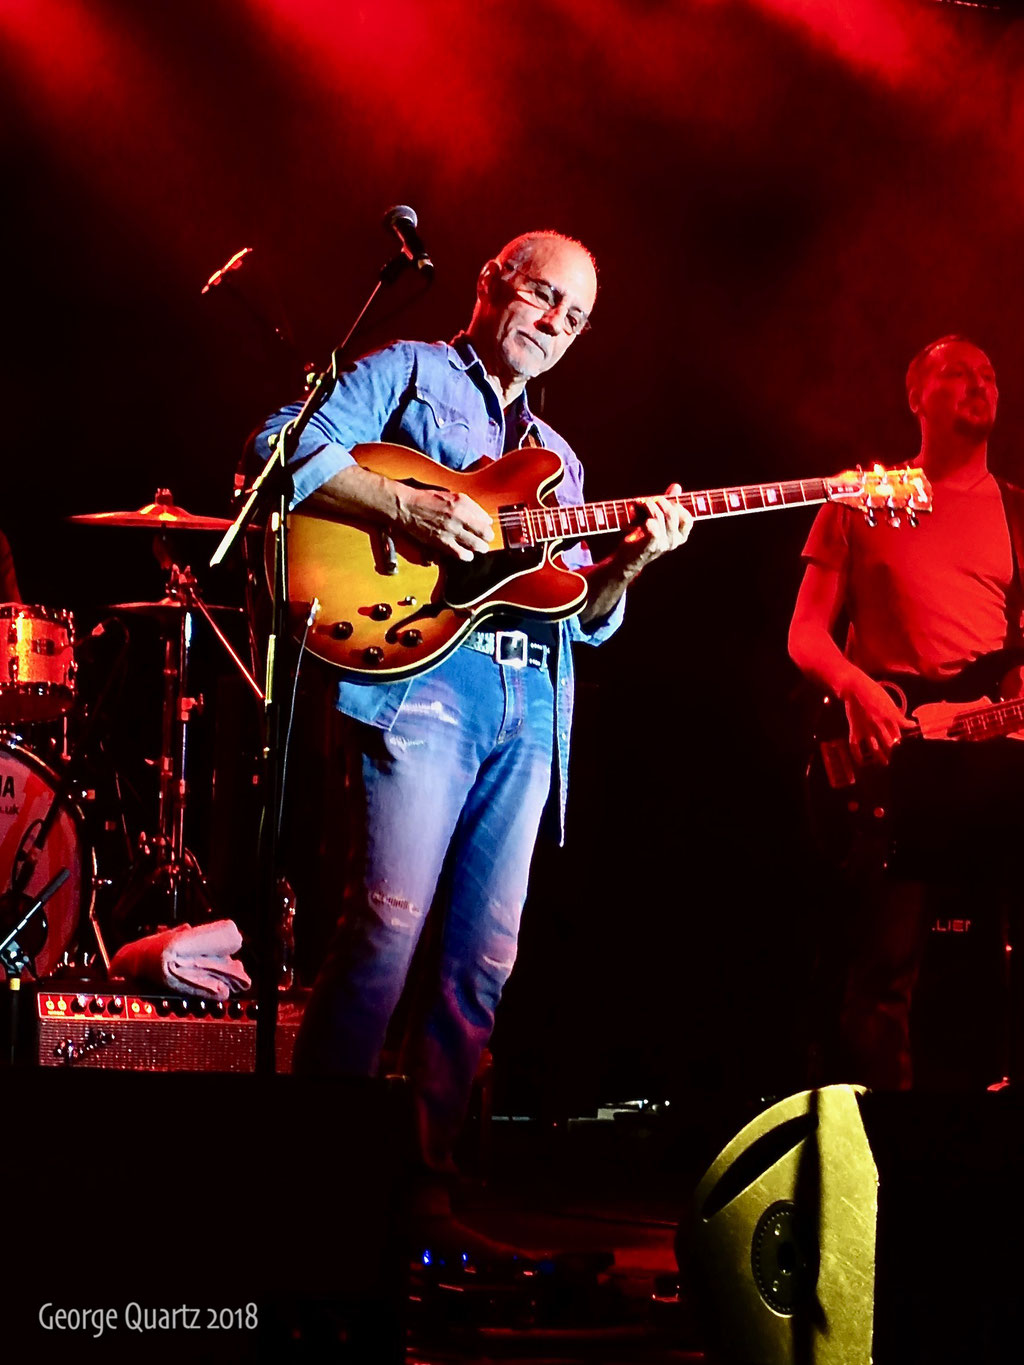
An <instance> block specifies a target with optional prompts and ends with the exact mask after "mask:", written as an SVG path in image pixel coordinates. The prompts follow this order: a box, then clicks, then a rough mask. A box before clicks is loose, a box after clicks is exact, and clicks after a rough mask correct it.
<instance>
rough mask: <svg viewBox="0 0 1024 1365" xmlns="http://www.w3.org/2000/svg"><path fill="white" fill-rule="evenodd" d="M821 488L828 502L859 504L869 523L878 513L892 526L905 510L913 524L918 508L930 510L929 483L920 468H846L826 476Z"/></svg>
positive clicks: (925, 510)
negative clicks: (831, 477) (836, 473)
mask: <svg viewBox="0 0 1024 1365" xmlns="http://www.w3.org/2000/svg"><path fill="white" fill-rule="evenodd" d="M825 490H826V496H827V497H828V500H829V502H840V503H843V504H845V505H846V506H847V507H859V508H860V510H861V511H862V512H863V513H864V515H865V516H866V517H867V519H868V521H869V522H870V523H871V524H872V525H874V523H875V522H876V520H877V519H878V516H879V513H881V514H882V515H883V516H885V517H886V518H888V520H889V521H890V522H891V523H892V525H893V526H898V525H899V524H900V517H901V515H903V514H905V515H906V518H907V522H908V523H909V525H911V526H913V525H914V523H915V522H916V520H917V516H918V513H919V512H930V511H931V510H932V486H931V484H930V483H929V482H928V479H927V477H926V475H925V472H924V470H923V469H912V468H910V467H909V466H905V467H902V468H898V469H885V468H883V466H882V465H880V464H876V465H875V466H874V468H873V469H847V470H844V472H843V473H842V474H839V475H837V476H836V478H834V479H826V480H825Z"/></svg>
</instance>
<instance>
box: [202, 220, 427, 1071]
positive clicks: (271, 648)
mask: <svg viewBox="0 0 1024 1365" xmlns="http://www.w3.org/2000/svg"><path fill="white" fill-rule="evenodd" d="M395 212H396V210H392V211H391V212H390V213H389V214H388V216H387V217H386V218H385V226H386V227H389V228H394V231H395V232H396V234H397V235H398V236H399V240H400V241H401V242H402V250H401V251H400V252H399V253H398V255H396V256H394V257H392V259H391V260H390V261H388V262H387V263H386V264H385V265H384V266H383V267H382V268H381V270H380V273H379V275H378V278H377V281H376V283H375V284H374V286H373V289H372V290H371V291H370V294H369V297H368V298H367V300H366V302H365V303H364V304H363V306H362V308H361V309H360V311H359V313H358V315H357V316H356V319H355V321H354V322H353V323H352V326H351V327H350V328H349V330H348V332H347V333H346V335H345V337H344V339H343V340H342V341H341V342H340V344H339V345H338V346H336V347H335V348H334V350H333V351H332V352H331V357H330V360H329V361H328V363H327V366H326V368H325V369H324V370H323V372H322V373H321V374H319V375H315V374H309V375H307V387H308V390H309V391H308V393H307V395H306V399H305V401H304V403H303V405H302V408H301V410H300V411H299V412H298V413H297V415H296V416H295V417H293V418H291V419H290V420H289V421H288V422H286V423H285V425H284V426H283V427H282V428H281V430H280V431H278V432H277V433H275V435H274V436H272V437H271V455H270V458H269V459H268V460H267V461H266V463H265V464H264V466H263V468H262V469H261V470H260V472H259V474H258V475H257V476H256V478H255V479H254V480H253V482H252V486H251V487H250V488H249V490H248V493H247V495H246V496H245V498H244V500H243V501H242V506H241V509H240V511H239V512H238V514H237V516H236V517H235V519H234V521H233V522H232V523H231V526H230V527H229V528H228V529H227V531H225V533H224V535H223V536H222V538H221V541H220V544H219V545H218V546H217V548H216V550H214V552H213V555H212V556H211V558H210V567H211V568H216V567H217V565H218V564H221V563H223V561H224V559H225V558H226V557H227V555H228V553H229V552H230V550H231V548H232V546H233V545H234V544H235V542H236V541H237V540H238V538H239V537H240V536H242V535H243V534H244V532H245V530H246V528H247V527H248V526H249V525H250V524H251V523H253V522H254V521H255V520H256V519H257V517H261V518H262V519H263V520H264V522H265V523H266V525H267V527H268V529H269V530H270V532H271V533H272V535H273V572H272V575H271V618H270V631H269V635H268V639H267V656H266V680H265V684H264V695H263V779H262V793H263V812H262V818H261V820H260V837H259V851H258V858H259V878H258V885H259V921H258V924H259V929H258V943H257V948H258V970H257V980H256V987H257V995H258V998H259V1006H260V1008H259V1014H258V1015H257V1020H256V1071H257V1073H260V1072H262V1073H263V1074H271V1073H273V1071H274V1069H275V1036H276V1032H277V1004H278V984H279V978H278V965H277V958H278V953H279V948H280V945H279V936H280V928H281V924H282V913H281V907H282V893H281V882H282V872H281V868H280V853H279V847H280V841H281V818H282V813H283V812H282V779H283V767H284V765H283V759H284V755H283V753H282V746H281V740H282V733H283V731H282V711H281V699H282V697H283V695H284V681H285V677H286V671H285V661H286V654H287V650H286V647H285V644H286V641H287V638H288V563H287V545H286V536H287V517H288V509H289V507H290V505H291V500H292V494H293V491H294V486H293V483H292V477H291V471H290V469H289V462H290V460H291V457H292V456H293V455H294V454H295V452H296V450H297V449H298V445H299V439H300V437H301V436H302V433H303V432H304V431H305V429H306V427H307V426H308V425H309V423H310V421H311V419H312V418H313V417H314V416H315V414H316V413H317V412H319V410H320V409H321V408H322V407H323V406H324V404H325V403H326V402H327V400H328V399H329V398H330V396H331V394H332V393H333V392H334V389H335V387H336V385H337V383H338V377H339V375H340V373H341V364H342V360H343V358H344V355H345V352H346V350H347V349H348V347H349V345H350V344H351V342H352V339H353V337H354V336H355V335H356V333H357V331H358V330H359V328H360V327H361V325H362V323H363V320H364V319H365V318H366V316H367V314H368V313H369V311H370V308H371V306H372V304H373V302H374V300H375V299H376V298H377V296H378V294H379V293H380V291H381V290H382V289H383V288H384V287H385V286H386V285H392V284H394V282H395V281H396V280H397V279H398V277H399V276H400V275H401V274H402V273H403V271H404V270H405V269H406V268H407V267H409V266H414V267H416V268H417V269H418V270H419V271H420V272H421V277H422V278H424V279H425V280H426V281H427V282H428V283H430V282H431V280H432V279H433V272H434V267H433V265H432V264H431V263H430V262H429V259H426V257H425V253H424V259H423V260H420V259H417V258H416V257H415V256H414V254H413V252H412V251H411V250H410V249H409V247H408V245H407V244H406V242H405V239H404V238H403V237H402V235H401V233H399V232H398V229H397V228H396V227H394V223H393V221H392V214H394V213H395ZM412 217H413V220H415V215H412ZM425 266H429V270H428V269H425ZM318 611H319V603H318V602H315V601H314V602H312V603H310V610H309V615H308V617H307V629H308V626H309V625H311V624H312V621H313V619H314V617H315V615H316V613H317V612H318ZM285 915H286V916H287V905H286V909H285Z"/></svg>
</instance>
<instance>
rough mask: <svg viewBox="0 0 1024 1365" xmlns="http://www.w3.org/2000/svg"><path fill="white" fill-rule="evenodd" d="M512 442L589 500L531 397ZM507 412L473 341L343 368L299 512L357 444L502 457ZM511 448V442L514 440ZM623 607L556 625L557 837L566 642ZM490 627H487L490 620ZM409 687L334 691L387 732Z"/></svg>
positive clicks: (311, 433) (600, 631)
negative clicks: (550, 459)
mask: <svg viewBox="0 0 1024 1365" xmlns="http://www.w3.org/2000/svg"><path fill="white" fill-rule="evenodd" d="M301 406H302V405H301V404H300V403H293V404H291V405H289V406H288V407H285V408H282V409H281V410H280V411H279V412H277V413H275V414H274V415H273V416H272V417H270V418H269V419H268V420H267V422H266V423H265V424H264V426H263V428H262V430H261V431H260V432H259V433H258V435H257V436H256V441H255V450H256V453H257V455H258V456H259V458H260V459H264V460H265V459H266V458H267V457H268V455H269V453H270V447H269V443H268V438H269V436H270V435H271V433H272V432H275V431H278V430H280V428H281V427H282V426H283V425H284V424H285V422H286V421H287V420H288V419H289V418H291V417H294V416H295V415H296V414H297V413H298V412H299V411H300V410H301ZM514 412H515V416H514V420H515V422H516V425H517V430H516V432H515V433H514V437H515V443H516V444H518V445H522V444H523V443H524V442H525V441H526V438H527V436H528V435H530V433H531V432H532V433H533V435H534V436H535V437H536V438H538V439H539V440H540V443H541V444H542V445H544V446H546V447H548V448H549V449H551V450H554V451H556V452H557V453H558V455H560V456H561V458H562V461H563V464H564V466H565V473H564V475H563V477H562V481H561V483H560V484H559V485H558V487H557V489H556V490H555V497H556V500H557V501H558V502H559V503H561V504H563V505H565V506H570V505H572V504H575V503H581V502H582V501H583V469H582V467H581V465H580V462H579V460H578V459H577V458H576V455H575V453H574V452H573V451H572V449H571V448H570V446H569V445H568V444H567V443H566V442H565V441H564V440H563V439H562V438H561V436H559V435H558V433H557V432H556V431H554V430H553V429H552V428H551V427H549V426H548V425H547V423H546V422H542V421H541V420H540V419H539V418H537V417H534V416H533V414H532V413H531V412H530V410H529V407H528V406H527V402H526V395H525V394H524V395H523V398H522V400H521V401H520V402H518V403H517V404H516V405H515V409H514ZM505 440H506V437H505V414H504V410H503V409H502V405H501V400H500V399H499V397H498V394H497V392H496V391H495V390H494V388H492V386H491V384H490V383H489V381H488V379H487V376H486V374H485V371H484V367H483V365H482V363H481V361H480V359H479V357H478V356H477V355H476V353H475V352H474V350H473V347H472V345H471V344H470V342H469V339H468V337H466V336H464V335H463V336H459V337H456V338H455V340H454V342H452V343H451V344H450V345H449V344H447V343H446V342H423V341H398V342H395V343H394V344H393V345H391V346H387V347H385V348H384V349H383V350H380V351H374V352H372V353H371V354H370V355H367V356H364V357H363V358H362V359H360V360H358V361H356V362H355V364H353V365H352V366H351V368H350V369H348V370H346V371H345V373H343V374H342V375H341V377H340V380H339V382H338V385H337V387H336V388H335V390H334V392H333V394H332V395H331V397H330V398H329V399H328V400H327V402H326V403H325V404H324V406H323V407H322V408H321V409H320V411H319V412H318V413H316V415H315V416H314V417H313V418H312V420H311V421H310V423H309V425H308V426H307V427H306V429H305V431H304V432H303V433H302V436H301V438H300V441H299V446H298V449H297V451H296V452H295V456H294V458H293V460H292V466H291V468H292V479H293V483H294V494H293V497H292V502H291V505H292V507H295V506H297V505H298V504H299V503H300V502H302V501H303V500H304V499H305V498H308V497H309V496H310V494H311V493H314V492H315V491H316V490H317V489H318V488H319V487H320V486H321V484H323V483H326V481H327V480H328V479H329V478H330V477H331V476H332V475H333V474H336V473H337V472H338V471H339V470H341V469H344V468H346V466H348V465H351V464H354V463H355V461H354V460H353V458H352V455H351V453H350V452H351V449H352V447H353V446H356V445H359V444H360V443H362V442H366V441H387V442H390V443H392V444H395V445H404V446H410V447H412V448H413V449H414V450H418V451H421V452H422V453H423V454H425V455H429V456H430V458H431V459H433V460H437V462H438V463H439V464H442V465H446V466H447V467H448V468H449V469H455V470H463V469H466V468H468V467H469V466H470V465H473V464H475V462H476V461H477V460H478V459H479V458H480V456H481V455H487V456H490V457H491V458H492V459H500V457H501V455H502V452H503V451H504V449H505ZM510 445H511V442H510ZM564 558H565V562H566V563H567V564H568V565H569V567H570V568H573V569H580V568H583V567H584V566H586V565H588V564H590V563H591V558H590V555H589V553H588V551H587V549H586V547H585V546H583V545H574V546H572V547H570V548H569V549H567V550H566V551H565V552H564ZM623 608H624V602H623V601H622V600H620V601H619V603H618V605H617V606H616V608H615V610H614V611H613V612H612V613H611V615H610V616H609V617H608V618H607V620H605V621H603V622H600V623H599V624H598V625H596V626H595V627H594V628H593V629H591V630H584V629H583V627H582V626H581V625H580V623H579V617H578V616H571V617H569V618H567V619H566V620H563V621H561V622H560V623H559V642H558V647H557V649H556V669H555V688H556V705H555V752H556V753H557V756H558V765H557V772H556V774H555V777H556V782H557V789H558V807H557V809H558V815H559V819H558V833H559V837H560V839H561V838H562V837H563V836H564V830H565V799H566V794H567V788H568V772H569V734H570V730H571V726H572V709H573V667H572V650H571V649H570V647H569V646H570V644H571V643H573V642H574V641H578V642H584V643H586V644H600V643H601V642H602V641H604V640H606V639H607V638H608V636H609V635H611V634H612V633H613V632H614V631H615V630H617V629H618V627H619V624H620V623H621V621H622V613H623ZM485 625H486V622H485ZM409 685H410V684H409V681H408V680H405V681H401V682H388V683H369V682H368V683H363V682H350V681H348V680H347V679H346V680H343V681H341V682H339V684H338V697H337V706H338V709H339V710H340V711H342V712H344V714H345V715H347V716H351V717H352V718H353V719H354V720H358V721H363V722H365V723H366V724H368V725H376V726H378V727H379V728H381V729H384V730H387V729H389V728H390V727H391V726H392V725H393V724H394V721H395V717H396V716H397V715H398V711H399V708H400V707H401V705H402V702H403V701H404V700H405V697H406V695H407V693H408V691H409Z"/></svg>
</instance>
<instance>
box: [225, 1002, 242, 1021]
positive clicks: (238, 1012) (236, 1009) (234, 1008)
mask: <svg viewBox="0 0 1024 1365" xmlns="http://www.w3.org/2000/svg"><path fill="white" fill-rule="evenodd" d="M228 1014H229V1015H230V1016H231V1018H232V1019H241V1017H242V1002H241V1000H232V1002H231V1004H230V1005H229V1006H228Z"/></svg>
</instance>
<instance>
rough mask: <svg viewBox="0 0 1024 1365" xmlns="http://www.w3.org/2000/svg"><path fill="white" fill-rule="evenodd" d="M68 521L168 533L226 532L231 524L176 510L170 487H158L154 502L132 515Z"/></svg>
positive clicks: (82, 514)
mask: <svg viewBox="0 0 1024 1365" xmlns="http://www.w3.org/2000/svg"><path fill="white" fill-rule="evenodd" d="M66 520H67V521H74V522H78V523H79V525H82V526H141V527H143V528H148V529H149V530H169V531H226V530H227V529H228V527H229V526H230V525H231V522H230V521H229V520H228V518H227V517H203V516H196V515H195V514H194V513H192V512H186V511H185V509H184V507H177V506H176V505H175V504H174V503H173V502H172V501H171V490H170V489H169V488H158V489H157V491H156V498H155V500H154V501H153V502H147V503H146V505H145V507H137V508H135V509H134V511H130V512H79V513H76V515H75V516H72V517H67V518H66Z"/></svg>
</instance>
